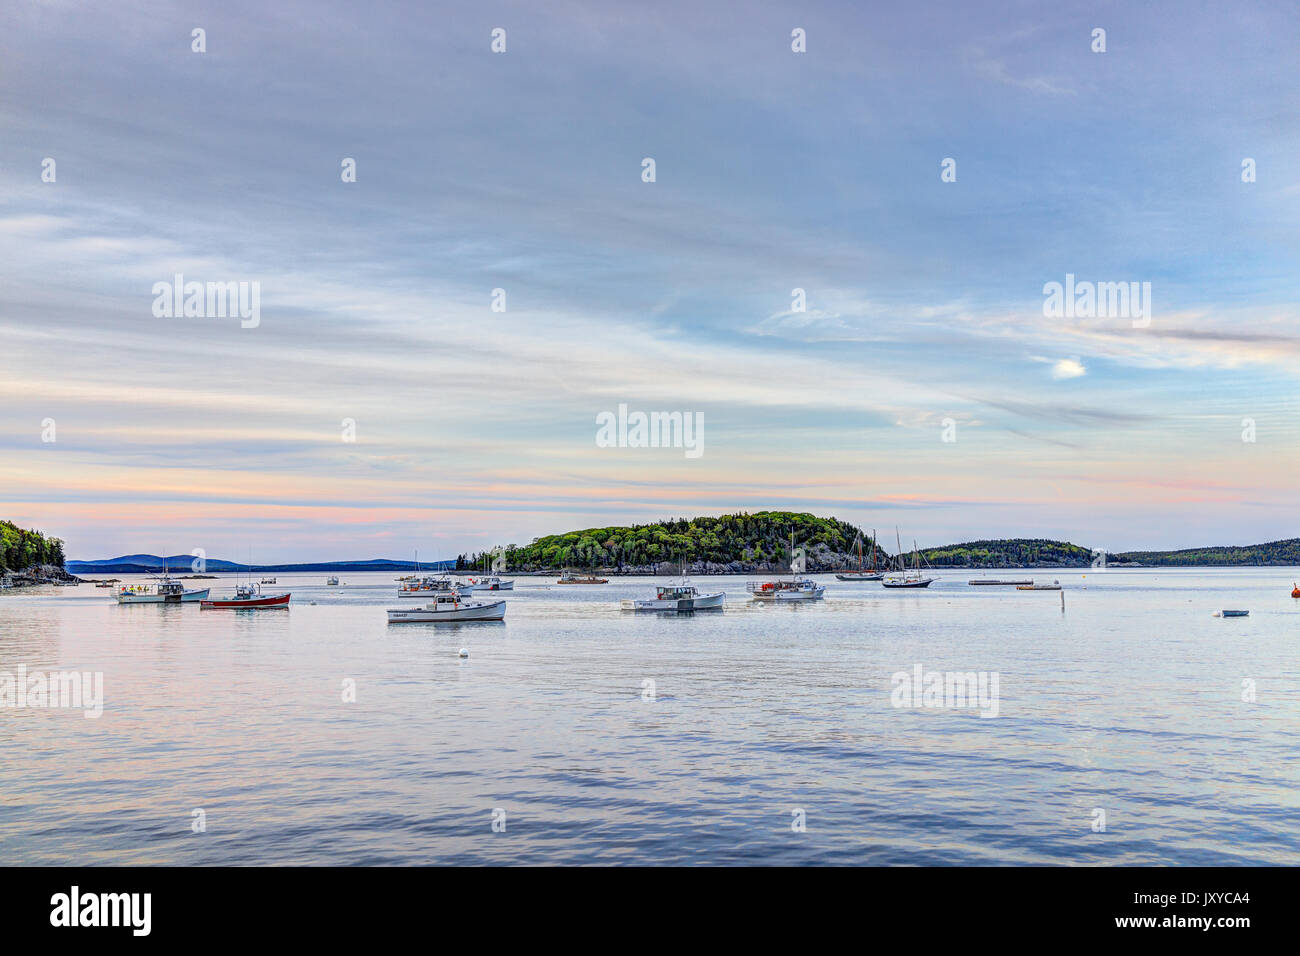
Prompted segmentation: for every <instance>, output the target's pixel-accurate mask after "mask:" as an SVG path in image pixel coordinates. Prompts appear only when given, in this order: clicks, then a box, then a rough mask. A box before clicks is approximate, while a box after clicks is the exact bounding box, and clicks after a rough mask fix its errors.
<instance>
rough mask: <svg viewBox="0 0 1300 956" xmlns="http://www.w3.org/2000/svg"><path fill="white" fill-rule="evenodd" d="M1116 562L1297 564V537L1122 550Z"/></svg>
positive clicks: (1299, 549)
mask: <svg viewBox="0 0 1300 956" xmlns="http://www.w3.org/2000/svg"><path fill="white" fill-rule="evenodd" d="M1119 558H1120V560H1122V561H1129V562H1132V563H1135V564H1144V565H1149V566H1152V567H1233V566H1237V565H1246V566H1265V565H1272V566H1275V567H1278V566H1291V567H1294V566H1297V565H1300V538H1286V539H1284V540H1282V541H1270V542H1268V543H1267V544H1247V545H1241V546H1239V547H1237V546H1231V547H1219V548H1185V549H1183V550H1181V551H1125V552H1124V553H1123V554H1120V555H1119Z"/></svg>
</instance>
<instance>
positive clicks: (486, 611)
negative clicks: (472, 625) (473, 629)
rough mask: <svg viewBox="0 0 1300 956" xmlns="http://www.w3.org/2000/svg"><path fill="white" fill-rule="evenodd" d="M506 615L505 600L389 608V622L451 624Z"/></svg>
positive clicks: (498, 617)
mask: <svg viewBox="0 0 1300 956" xmlns="http://www.w3.org/2000/svg"><path fill="white" fill-rule="evenodd" d="M505 616H506V602H505V601H490V602H482V603H479V602H473V603H470V604H452V605H445V606H440V605H432V606H430V607H413V608H405V607H395V608H389V609H388V623H389V624H451V623H453V622H457V621H501V620H504V619H505Z"/></svg>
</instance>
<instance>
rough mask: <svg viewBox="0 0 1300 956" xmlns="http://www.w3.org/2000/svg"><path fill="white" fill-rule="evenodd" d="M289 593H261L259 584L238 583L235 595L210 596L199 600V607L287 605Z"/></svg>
mask: <svg viewBox="0 0 1300 956" xmlns="http://www.w3.org/2000/svg"><path fill="white" fill-rule="evenodd" d="M288 606H289V593H288V592H287V591H286V592H285V593H284V594H263V593H262V586H261V585H260V584H252V583H249V584H238V585H236V586H235V596H234V597H228V598H212V599H211V600H207V601H201V602H199V607H200V609H216V608H231V609H236V610H238V609H240V608H249V609H256V608H268V607H288Z"/></svg>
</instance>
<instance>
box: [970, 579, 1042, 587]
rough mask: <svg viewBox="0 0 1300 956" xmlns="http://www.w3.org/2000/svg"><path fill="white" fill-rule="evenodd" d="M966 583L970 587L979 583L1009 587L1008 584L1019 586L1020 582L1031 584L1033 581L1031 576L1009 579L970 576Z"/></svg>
mask: <svg viewBox="0 0 1300 956" xmlns="http://www.w3.org/2000/svg"><path fill="white" fill-rule="evenodd" d="M966 583H967V584H969V585H971V586H972V587H975V586H978V585H981V584H984V585H988V586H990V587H993V586H1001V587H1009V586H1012V585H1014V586H1016V587H1019V586H1020V585H1022V584H1033V583H1034V581H1033V579H1032V578H1015V579H1010V578H1001V579H999V578H971V579H970V580H969V581H967V582H966Z"/></svg>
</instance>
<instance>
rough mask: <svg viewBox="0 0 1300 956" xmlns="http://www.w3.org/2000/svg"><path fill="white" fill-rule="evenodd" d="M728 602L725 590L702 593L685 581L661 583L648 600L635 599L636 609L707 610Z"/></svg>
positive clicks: (634, 608) (633, 606) (634, 607)
mask: <svg viewBox="0 0 1300 956" xmlns="http://www.w3.org/2000/svg"><path fill="white" fill-rule="evenodd" d="M726 603H727V595H726V592H725V591H715V592H714V593H712V594H701V593H700V592H699V589H698V588H696V587H695V586H694V585H693V584H688V583H686V582H685V581H683V582H682V583H681V584H661V585H660V586H659V587H658V588H656V589H655V596H654V597H653V598H650V599H647V600H640V601H633V602H632V608H633V610H636V611H707V610H712V609H715V608H721V607H723V606H724V605H725V604H726Z"/></svg>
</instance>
